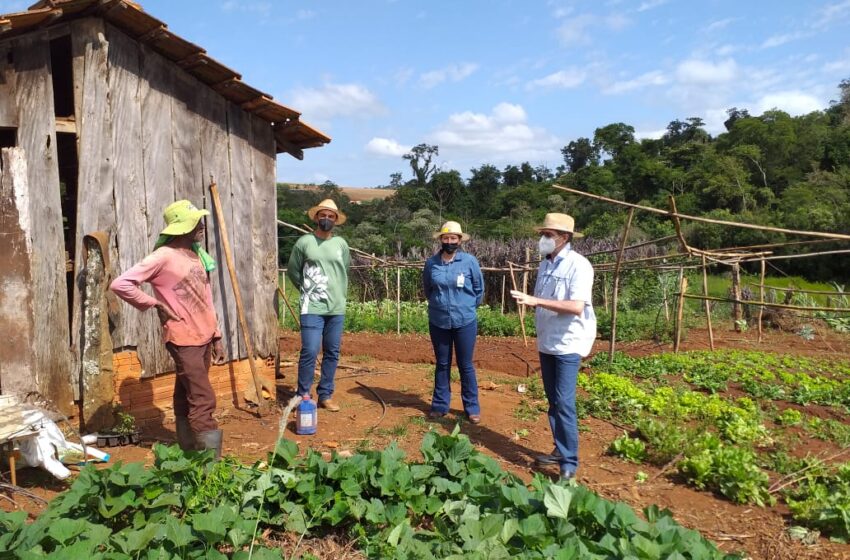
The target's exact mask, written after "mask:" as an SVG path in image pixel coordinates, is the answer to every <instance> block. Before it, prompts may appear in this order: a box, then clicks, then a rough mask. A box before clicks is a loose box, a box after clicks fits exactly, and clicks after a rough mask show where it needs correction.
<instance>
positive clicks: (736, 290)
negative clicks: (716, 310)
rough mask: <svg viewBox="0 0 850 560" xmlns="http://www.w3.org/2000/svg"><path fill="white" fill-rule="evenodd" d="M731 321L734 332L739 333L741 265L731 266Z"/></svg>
mask: <svg viewBox="0 0 850 560" xmlns="http://www.w3.org/2000/svg"><path fill="white" fill-rule="evenodd" d="M732 299H734V300H735V302H734V303H733V304H732V320H733V321H735V332H741V322H740V321H741V304H740V303H738V302H739V301H741V265H740V264H738V263H735V264H733V265H732Z"/></svg>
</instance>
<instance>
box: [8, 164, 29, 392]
mask: <svg viewBox="0 0 850 560" xmlns="http://www.w3.org/2000/svg"><path fill="white" fill-rule="evenodd" d="M0 158H2V161H0V167H2V169H0V255H3V272H2V274H0V338H2V340H3V343H2V344H0V393H2V394H4V395H10V394H14V393H27V392H29V391H36V390H38V386H37V385H36V378H35V376H34V375H33V370H34V366H35V359H34V358H35V355H34V352H33V346H32V344H33V332H34V331H35V324H34V316H33V290H32V286H33V282H32V240H31V238H30V233H31V228H32V224H31V221H30V216H29V201H28V200H27V197H28V196H29V195H30V192H29V188H28V185H27V160H26V154H25V153H24V150H22V149H21V148H4V149H3V150H2V154H0Z"/></svg>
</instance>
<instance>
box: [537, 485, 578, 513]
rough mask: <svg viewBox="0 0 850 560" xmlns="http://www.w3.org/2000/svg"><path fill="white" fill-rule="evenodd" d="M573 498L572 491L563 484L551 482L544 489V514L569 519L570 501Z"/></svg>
mask: <svg viewBox="0 0 850 560" xmlns="http://www.w3.org/2000/svg"><path fill="white" fill-rule="evenodd" d="M572 499H573V494H572V491H571V490H570V489H569V488H566V487H565V486H560V485H558V484H552V485H550V486H549V488H547V489H546V495H545V496H544V498H543V503H544V504H545V505H546V514H547V515H549V516H550V517H559V518H561V519H569V511H570V502H571V501H572Z"/></svg>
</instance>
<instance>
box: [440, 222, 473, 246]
mask: <svg viewBox="0 0 850 560" xmlns="http://www.w3.org/2000/svg"><path fill="white" fill-rule="evenodd" d="M450 233H451V234H454V235H459V236H460V240H461V241H466V240H468V239H469V234H468V233H463V230H462V229H461V228H460V224H459V223H457V222H446V223H444V224H443V227H441V228H440V231H438V232H436V233H435V234H434V239H439V238H440V237H442V236H443V235H447V234H450Z"/></svg>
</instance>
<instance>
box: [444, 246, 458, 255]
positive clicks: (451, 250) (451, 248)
mask: <svg viewBox="0 0 850 560" xmlns="http://www.w3.org/2000/svg"><path fill="white" fill-rule="evenodd" d="M457 248H458V244H457V243H443V252H444V253H447V254H449V255H451V254H452V253H454V252H455V251H457Z"/></svg>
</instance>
